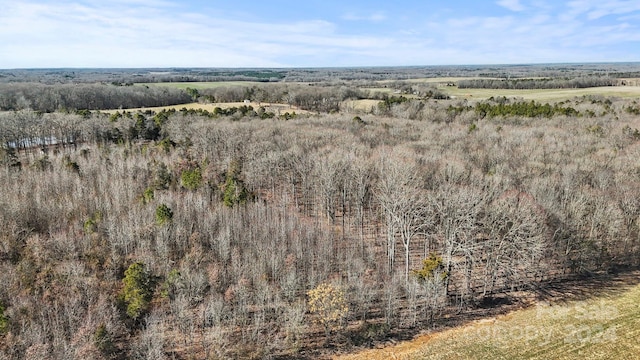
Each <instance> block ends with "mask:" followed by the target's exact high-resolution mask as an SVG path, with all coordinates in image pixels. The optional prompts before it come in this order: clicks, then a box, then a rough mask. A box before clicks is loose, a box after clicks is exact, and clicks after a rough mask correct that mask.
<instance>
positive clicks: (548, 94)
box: [440, 86, 640, 101]
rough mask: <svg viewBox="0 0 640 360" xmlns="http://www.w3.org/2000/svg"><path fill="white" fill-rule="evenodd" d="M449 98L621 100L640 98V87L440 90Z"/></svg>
mask: <svg viewBox="0 0 640 360" xmlns="http://www.w3.org/2000/svg"><path fill="white" fill-rule="evenodd" d="M440 89H441V90H442V91H443V92H445V93H446V94H448V95H449V96H452V97H456V98H466V99H480V100H482V99H488V98H490V97H492V96H494V97H495V96H506V97H508V98H513V97H518V98H523V99H526V100H536V101H561V100H568V99H572V98H574V97H576V96H584V95H602V96H616V97H621V98H633V97H640V86H606V87H595V88H586V89H534V90H510V89H458V88H457V87H454V86H443V87H441V88H440Z"/></svg>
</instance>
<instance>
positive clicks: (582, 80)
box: [457, 76, 618, 90]
mask: <svg viewBox="0 0 640 360" xmlns="http://www.w3.org/2000/svg"><path fill="white" fill-rule="evenodd" d="M457 85H458V88H460V89H515V90H526V89H584V88H590V87H599V86H616V85H618V79H614V78H611V77H608V76H600V77H576V78H566V79H558V78H541V79H515V80H510V79H477V80H475V79H473V80H460V81H458V82H457Z"/></svg>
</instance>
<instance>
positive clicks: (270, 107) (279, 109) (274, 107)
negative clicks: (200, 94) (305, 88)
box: [101, 102, 309, 115]
mask: <svg viewBox="0 0 640 360" xmlns="http://www.w3.org/2000/svg"><path fill="white" fill-rule="evenodd" d="M240 106H252V107H253V108H254V109H258V108H259V107H260V106H263V107H264V108H265V110H266V111H272V112H274V113H275V114H276V115H278V114H279V113H282V114H284V113H285V112H294V111H295V112H296V113H298V114H305V113H309V111H306V110H301V109H298V108H296V107H294V106H289V105H285V104H268V103H261V104H258V103H256V102H251V103H249V104H245V103H243V102H230V103H211V104H203V103H198V102H194V103H189V104H179V105H171V106H155V107H141V108H133V109H111V110H101V111H102V112H105V113H109V114H113V113H115V112H116V111H124V110H126V111H134V112H135V111H147V110H151V111H154V112H160V111H163V110H172V109H173V110H176V111H179V110H180V109H184V108H186V109H188V110H191V109H193V110H197V109H202V110H207V111H209V112H213V111H214V109H215V108H217V107H219V108H221V109H228V108H232V107H240Z"/></svg>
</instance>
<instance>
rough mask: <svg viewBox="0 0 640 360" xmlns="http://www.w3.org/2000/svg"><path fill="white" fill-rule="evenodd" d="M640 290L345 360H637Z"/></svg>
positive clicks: (534, 310) (524, 313) (482, 323)
mask: <svg viewBox="0 0 640 360" xmlns="http://www.w3.org/2000/svg"><path fill="white" fill-rule="evenodd" d="M639 336H640V285H635V286H633V287H630V288H629V287H626V288H623V289H618V290H617V291H610V292H609V293H608V294H603V295H599V296H597V297H593V298H591V299H587V300H581V301H570V302H566V303H562V304H549V303H540V304H537V305H535V306H532V307H531V308H528V309H525V310H518V311H515V312H512V313H510V314H507V315H502V316H498V317H495V318H491V319H485V320H479V321H475V322H473V323H470V324H468V325H465V326H461V327H458V328H454V329H451V330H446V331H442V332H438V333H433V334H429V335H423V336H420V337H417V338H416V339H414V340H413V341H409V342H405V343H401V344H399V345H397V346H394V347H389V348H384V349H376V350H369V351H365V352H362V353H360V354H354V355H349V356H344V357H341V358H340V359H343V360H360V359H362V360H364V359H391V358H393V359H580V360H590V359H637V356H638V354H639V353H640V342H638V337H639Z"/></svg>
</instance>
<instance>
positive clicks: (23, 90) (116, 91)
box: [0, 83, 191, 112]
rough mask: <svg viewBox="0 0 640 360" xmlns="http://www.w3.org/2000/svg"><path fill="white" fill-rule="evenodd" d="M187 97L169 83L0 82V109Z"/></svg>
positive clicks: (131, 104)
mask: <svg viewBox="0 0 640 360" xmlns="http://www.w3.org/2000/svg"><path fill="white" fill-rule="evenodd" d="M190 101H191V97H190V96H189V94H187V93H186V92H185V91H184V90H181V89H175V88H169V87H146V86H114V85H106V84H58V85H46V84H38V83H8V84H7V83H5V84H2V83H0V110H1V111H7V110H23V109H32V110H35V111H41V112H52V111H58V110H80V109H89V110H104V109H118V108H136V107H151V106H168V105H176V104H184V103H188V102H190Z"/></svg>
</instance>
